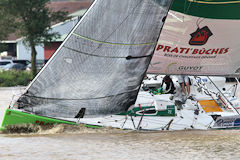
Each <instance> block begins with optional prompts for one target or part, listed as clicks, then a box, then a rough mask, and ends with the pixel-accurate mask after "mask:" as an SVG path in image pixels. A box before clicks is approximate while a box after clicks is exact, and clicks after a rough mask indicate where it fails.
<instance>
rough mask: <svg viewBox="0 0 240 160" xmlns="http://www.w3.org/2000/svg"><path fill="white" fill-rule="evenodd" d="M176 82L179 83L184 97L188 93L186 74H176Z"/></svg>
mask: <svg viewBox="0 0 240 160" xmlns="http://www.w3.org/2000/svg"><path fill="white" fill-rule="evenodd" d="M177 77H178V83H179V84H180V86H181V88H182V91H183V93H184V94H185V96H186V97H188V96H189V95H190V78H189V77H188V76H186V75H178V76H177ZM185 87H186V88H187V90H186V88H185Z"/></svg>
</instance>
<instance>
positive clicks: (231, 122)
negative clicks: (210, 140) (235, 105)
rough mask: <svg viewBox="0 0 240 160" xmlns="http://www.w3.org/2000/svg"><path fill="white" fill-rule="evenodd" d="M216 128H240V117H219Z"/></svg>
mask: <svg viewBox="0 0 240 160" xmlns="http://www.w3.org/2000/svg"><path fill="white" fill-rule="evenodd" d="M213 127H214V128H229V127H240V116H229V117H218V118H217V120H216V122H215V124H214V126H213Z"/></svg>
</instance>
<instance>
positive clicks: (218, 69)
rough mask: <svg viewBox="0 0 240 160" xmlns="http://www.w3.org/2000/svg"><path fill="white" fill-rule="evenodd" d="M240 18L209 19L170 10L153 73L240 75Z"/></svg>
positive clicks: (152, 69) (151, 65) (159, 42)
mask: <svg viewBox="0 0 240 160" xmlns="http://www.w3.org/2000/svg"><path fill="white" fill-rule="evenodd" d="M239 28H240V20H224V19H208V18H200V17H194V16H190V15H186V14H182V13H179V12H175V11H170V13H169V15H168V17H167V19H166V22H165V25H164V27H163V30H162V32H161V35H160V38H159V41H158V44H157V46H156V49H155V52H154V56H153V59H152V61H151V64H150V66H149V70H148V72H149V73H157V74H186V75H225V76H238V75H239V74H240V56H239V55H240V45H239V40H238V38H239V37H240V32H238V30H239Z"/></svg>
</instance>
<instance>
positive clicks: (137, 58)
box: [17, 0, 172, 118]
mask: <svg viewBox="0 0 240 160" xmlns="http://www.w3.org/2000/svg"><path fill="white" fill-rule="evenodd" d="M171 2H172V0H110V1H109V0H96V1H95V2H94V3H93V4H92V6H91V7H90V9H89V10H88V11H87V13H86V14H85V16H84V17H83V18H82V19H81V20H80V21H79V23H78V24H77V25H76V26H75V28H74V29H73V30H72V31H71V33H70V34H69V35H68V37H67V38H66V40H65V41H64V42H63V44H62V45H61V46H60V48H59V49H58V50H57V51H56V52H55V53H54V55H53V56H52V57H51V59H50V60H49V61H48V63H47V64H46V65H45V67H44V68H43V69H42V71H41V72H40V73H39V74H38V75H37V76H36V78H35V79H34V80H33V82H32V83H31V84H30V85H29V87H28V89H27V91H26V93H25V94H23V95H22V96H21V97H20V98H19V100H18V103H17V104H18V108H21V109H23V110H25V111H29V112H32V113H35V114H38V115H43V116H50V117H64V118H69V117H71V118H73V117H75V116H76V115H77V114H78V112H79V111H80V109H81V108H85V109H86V112H85V113H86V114H88V115H96V114H97V115H101V114H102V115H106V114H113V113H120V112H122V111H126V110H127V109H128V108H129V107H130V106H131V105H133V104H134V103H135V100H136V97H137V94H138V90H139V88H140V85H141V81H142V79H143V77H144V75H145V72H146V70H147V67H148V65H149V63H150V60H151V58H152V54H153V52H154V49H155V47H156V43H157V40H158V38H159V34H160V32H161V29H162V26H163V23H164V20H165V18H166V15H167V13H168V9H169V7H170V5H171Z"/></svg>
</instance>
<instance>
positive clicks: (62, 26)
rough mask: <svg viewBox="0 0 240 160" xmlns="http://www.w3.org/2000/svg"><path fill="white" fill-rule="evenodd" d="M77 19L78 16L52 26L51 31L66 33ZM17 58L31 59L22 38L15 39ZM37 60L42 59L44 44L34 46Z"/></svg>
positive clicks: (28, 49)
mask: <svg viewBox="0 0 240 160" xmlns="http://www.w3.org/2000/svg"><path fill="white" fill-rule="evenodd" d="M78 21H79V18H78V17H75V18H72V19H71V20H68V21H65V22H61V23H58V24H56V25H54V26H52V32H58V33H59V34H60V35H64V34H68V33H70V31H71V30H72V29H73V27H74V26H75V25H76V24H77V22H78ZM16 47H17V59H27V60H31V49H30V48H29V47H26V46H25V45H24V44H23V39H22V38H21V39H19V40H17V46H16ZM36 51H37V60H44V45H40V46H36Z"/></svg>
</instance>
